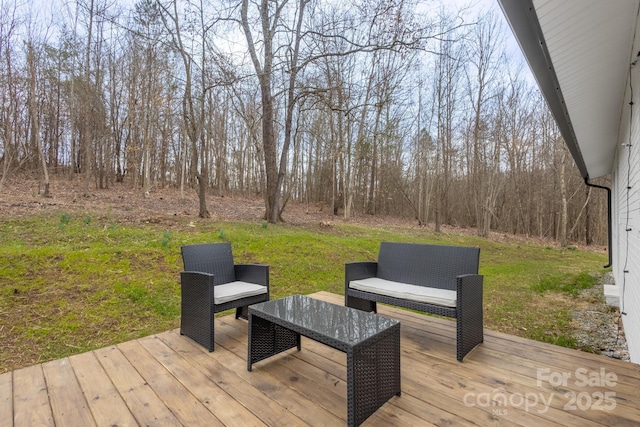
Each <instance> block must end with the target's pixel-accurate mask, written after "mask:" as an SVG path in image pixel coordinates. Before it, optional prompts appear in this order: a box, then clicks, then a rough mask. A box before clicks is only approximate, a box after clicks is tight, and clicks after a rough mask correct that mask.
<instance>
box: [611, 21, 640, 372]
mask: <svg viewBox="0 0 640 427" xmlns="http://www.w3.org/2000/svg"><path fill="white" fill-rule="evenodd" d="M639 32H640V31H639ZM639 49H640V43H639V41H638V39H636V41H635V43H634V48H633V52H638V51H639ZM632 60H633V58H631V60H630V61H629V62H631V61H632ZM628 79H630V80H627V84H626V98H625V99H626V100H625V103H624V105H623V108H622V111H621V117H620V131H619V137H618V145H617V148H616V155H615V158H614V164H613V173H612V191H613V192H612V197H613V209H612V210H613V212H612V220H613V233H612V237H613V274H614V277H615V281H616V285H617V286H620V288H621V293H620V295H621V299H620V308H621V310H623V311H624V313H626V314H623V315H622V319H623V323H624V329H625V333H626V336H627V343H628V346H629V353H630V356H631V361H632V362H634V363H640V62H639V63H638V64H637V65H635V66H634V67H633V68H632V69H631V72H630V74H629V77H628ZM630 86H633V102H634V105H633V117H631V107H630V105H629V102H630ZM630 129H631V133H630V132H629V130H630ZM628 144H630V145H628ZM628 187H630V188H628ZM625 266H626V268H625ZM625 270H626V272H625Z"/></svg>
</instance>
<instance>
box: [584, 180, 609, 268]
mask: <svg viewBox="0 0 640 427" xmlns="http://www.w3.org/2000/svg"><path fill="white" fill-rule="evenodd" d="M584 183H585V184H586V185H587V187H593V188H600V189H602V190H607V228H608V230H607V241H608V245H609V247H608V248H607V252H608V253H609V263H608V264H607V265H605V266H604V267H602V268H609V267H611V265H612V259H613V256H612V254H611V247H612V246H613V245H612V241H611V239H612V237H611V189H610V188H609V187H605V186H602V185H596V184H591V183H590V182H589V177H588V176H585V177H584Z"/></svg>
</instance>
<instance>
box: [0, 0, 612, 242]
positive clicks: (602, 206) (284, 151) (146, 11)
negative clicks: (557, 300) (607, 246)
mask: <svg viewBox="0 0 640 427" xmlns="http://www.w3.org/2000/svg"><path fill="white" fill-rule="evenodd" d="M45 5H46V7H45ZM49 8H50V9H49ZM508 36H509V30H508V28H507V26H506V24H505V23H504V22H503V18H502V14H501V12H500V10H498V9H497V6H495V9H485V10H478V9H477V8H463V9H453V8H452V6H451V2H448V1H446V0H442V1H441V2H437V1H426V0H423V1H418V0H352V1H348V2H347V1H327V0H139V1H137V2H133V1H125V0H120V1H118V0H66V1H61V0H60V1H24V0H0V63H1V65H0V174H1V177H0V192H2V186H3V184H4V185H7V178H8V177H13V176H19V174H20V173H24V172H30V173H38V174H39V176H40V177H41V180H42V183H43V186H42V188H44V194H43V196H47V193H48V192H49V186H48V183H49V180H50V178H51V177H52V176H53V175H57V176H58V177H63V178H64V179H70V180H71V179H74V180H81V182H82V183H83V186H84V188H85V189H86V191H90V190H91V189H94V188H99V189H108V188H110V187H113V186H115V185H126V186H130V187H132V188H134V189H139V190H140V191H142V192H144V191H149V190H151V189H152V188H154V187H167V186H174V187H176V188H179V189H181V191H184V192H187V191H196V192H197V193H198V195H199V201H200V207H199V214H200V216H202V217H207V216H208V214H209V211H208V207H207V195H212V194H214V195H229V194H232V195H235V196H243V195H244V196H248V195H251V196H252V197H254V196H256V195H260V196H261V197H263V198H264V204H265V219H266V220H268V221H270V222H277V221H278V220H279V218H280V215H281V214H282V212H283V210H285V209H286V206H287V203H288V202H289V201H302V202H312V203H324V204H325V205H326V206H327V209H332V210H333V212H334V213H335V215H340V216H342V217H344V218H349V217H350V216H352V215H354V214H356V213H357V214H371V215H380V214H384V215H399V216H404V217H409V218H415V220H416V221H417V222H418V223H419V224H425V225H426V224H430V226H435V228H436V229H437V230H438V229H439V228H440V227H441V225H443V224H449V225H455V226H464V227H473V228H477V230H478V233H479V234H480V235H483V236H486V235H487V234H488V233H490V232H491V231H492V230H497V231H501V232H507V233H514V234H523V235H530V236H541V237H550V238H554V239H557V240H558V241H560V242H561V243H562V244H567V242H571V241H574V242H580V243H586V244H590V243H597V244H603V243H605V242H606V232H607V227H606V223H607V222H606V199H605V198H604V194H601V193H603V192H602V191H599V190H591V191H590V189H589V188H588V187H586V186H585V185H584V183H583V182H582V180H581V178H580V176H579V174H578V172H577V170H576V168H575V166H574V164H573V160H572V159H571V157H570V155H569V153H568V152H567V151H566V149H565V146H564V143H563V141H562V138H561V136H560V134H559V131H558V129H557V128H556V126H555V124H554V122H553V119H552V117H551V115H550V113H549V111H548V110H547V108H546V104H545V102H544V100H543V99H542V97H541V95H540V94H539V93H538V91H537V89H536V87H535V83H534V82H533V81H532V78H531V77H530V75H529V73H528V70H527V69H526V66H525V65H524V64H523V62H522V59H521V58H520V57H519V56H517V55H516V54H515V52H514V53H511V51H512V50H514V49H511V48H508V46H509V39H508ZM601 184H605V185H606V182H601Z"/></svg>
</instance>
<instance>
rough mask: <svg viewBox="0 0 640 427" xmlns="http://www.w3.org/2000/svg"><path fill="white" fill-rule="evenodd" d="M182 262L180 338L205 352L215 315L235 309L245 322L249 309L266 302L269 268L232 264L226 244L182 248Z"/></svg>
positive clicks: (209, 343)
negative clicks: (189, 341) (202, 347)
mask: <svg viewBox="0 0 640 427" xmlns="http://www.w3.org/2000/svg"><path fill="white" fill-rule="evenodd" d="M182 260H183V262H184V271H183V272H181V273H180V285H181V294H182V304H181V315H180V334H181V335H186V336H188V337H189V338H191V339H192V340H194V341H196V342H197V343H199V344H201V345H202V346H204V347H205V348H207V349H208V350H209V351H213V326H214V315H215V313H219V312H221V311H225V310H229V309H231V308H235V309H236V319H237V318H239V317H242V318H244V319H246V318H247V307H248V306H249V305H251V304H255V303H258V302H263V301H269V266H268V265H263V264H234V262H233V254H232V252H231V244H229V243H205V244H197V245H186V246H183V247H182Z"/></svg>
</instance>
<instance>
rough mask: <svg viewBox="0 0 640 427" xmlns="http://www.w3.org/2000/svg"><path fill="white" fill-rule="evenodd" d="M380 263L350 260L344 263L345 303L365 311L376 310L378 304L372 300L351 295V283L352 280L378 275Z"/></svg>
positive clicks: (347, 305)
mask: <svg viewBox="0 0 640 427" xmlns="http://www.w3.org/2000/svg"><path fill="white" fill-rule="evenodd" d="M377 273H378V263H377V262H376V261H356V262H348V263H345V265H344V305H345V306H346V307H352V308H357V309H360V310H364V311H376V304H375V302H372V301H367V300H363V299H361V298H354V297H350V296H349V283H350V282H351V281H352V280H360V279H366V278H368V277H376V275H377Z"/></svg>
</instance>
